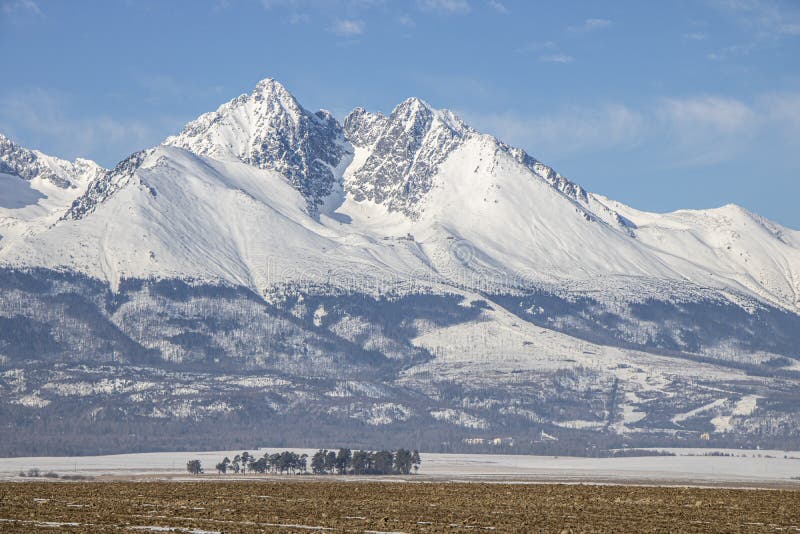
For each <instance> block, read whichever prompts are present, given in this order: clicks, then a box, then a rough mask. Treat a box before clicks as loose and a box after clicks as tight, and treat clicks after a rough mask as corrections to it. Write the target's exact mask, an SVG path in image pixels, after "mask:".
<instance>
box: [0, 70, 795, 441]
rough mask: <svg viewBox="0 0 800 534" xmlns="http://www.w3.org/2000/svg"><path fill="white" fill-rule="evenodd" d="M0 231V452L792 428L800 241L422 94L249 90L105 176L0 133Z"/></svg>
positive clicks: (684, 435)
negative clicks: (633, 199) (674, 206)
mask: <svg viewBox="0 0 800 534" xmlns="http://www.w3.org/2000/svg"><path fill="white" fill-rule="evenodd" d="M0 236H1V237H0V288H2V290H1V291H0V424H2V426H3V427H4V433H6V432H8V433H7V434H6V435H9V436H13V437H12V438H11V439H9V440H4V443H3V444H0V454H21V453H23V451H24V452H25V453H26V454H30V453H52V454H56V453H76V452H77V453H88V452H110V451H122V450H153V449H160V448H172V449H174V448H176V447H181V448H184V447H185V448H190V447H203V446H211V447H222V448H230V447H234V448H235V447H236V446H237V445H239V444H241V445H245V446H252V445H253V442H254V441H259V443H263V444H270V445H275V446H278V445H282V444H286V445H291V446H300V445H308V446H319V445H329V446H335V445H337V444H339V443H341V444H344V445H350V446H357V445H362V446H365V447H370V446H373V447H374V446H382V445H384V444H386V443H394V444H396V442H397V441H396V439H397V436H405V437H407V438H408V439H412V440H413V441H414V443H410V444H409V446H412V445H413V446H416V447H421V448H425V449H428V450H476V448H477V449H480V450H483V448H488V449H491V448H492V447H498V446H499V447H503V448H505V449H508V450H515V451H530V450H532V451H537V450H561V451H565V452H574V453H584V452H588V451H595V450H599V449H604V448H613V447H616V446H621V444H622V443H625V444H681V445H683V444H698V443H700V444H702V442H704V441H713V442H717V443H722V442H725V443H729V444H750V445H753V444H767V443H769V444H772V445H774V446H780V445H787V444H791V443H797V439H798V434H800V416H798V415H797V413H798V408H799V407H800V390H798V387H797V386H798V380H799V379H800V232H798V231H796V230H792V229H789V228H786V227H783V226H781V225H779V224H777V223H774V222H771V221H769V220H767V219H765V218H763V217H760V216H758V215H756V214H754V213H751V212H749V211H747V210H745V209H743V208H741V207H738V206H735V205H727V206H724V207H721V208H716V209H709V210H681V211H676V212H673V213H666V214H657V213H648V212H643V211H639V210H636V209H634V208H631V207H628V206H626V205H624V204H622V203H620V202H616V201H614V200H611V199H609V198H606V197H604V196H602V195H599V194H595V193H591V192H588V191H586V190H585V189H583V188H582V187H581V186H580V185H578V184H576V183H574V182H573V181H571V180H569V179H567V178H565V177H563V176H561V175H560V174H558V173H557V172H556V171H554V170H553V169H551V168H550V167H548V166H547V165H545V164H543V163H541V162H539V161H538V160H536V159H534V158H533V157H531V156H530V155H528V154H527V153H525V152H524V151H523V150H521V149H518V148H514V147H511V146H509V145H507V144H505V143H503V142H502V141H500V140H498V139H496V138H495V137H493V136H491V135H486V134H482V133H480V132H478V131H476V130H475V129H473V128H472V127H470V126H469V125H467V124H465V123H464V122H463V121H462V120H461V119H460V118H459V117H458V116H456V115H455V114H454V113H452V112H450V111H446V110H438V109H434V108H432V107H431V106H430V105H429V104H427V103H426V102H424V101H422V100H420V99H417V98H410V99H408V100H405V101H403V102H401V103H400V104H398V105H397V106H396V107H395V108H394V109H393V110H392V112H391V113H390V114H388V115H384V114H382V113H372V112H369V111H367V110H365V109H362V108H357V109H355V110H353V111H352V112H351V113H350V114H348V115H347V116H346V117H345V118H344V120H343V121H341V122H340V121H339V120H337V119H336V118H335V117H334V116H333V115H332V114H331V113H329V112H327V111H317V112H312V111H309V110H307V109H305V108H304V107H303V106H302V105H301V104H300V103H299V102H298V101H297V100H296V99H295V98H294V97H293V96H292V95H291V94H290V93H289V92H288V91H287V90H286V89H285V88H284V87H283V86H282V85H281V84H280V83H278V82H277V81H275V80H272V79H266V80H263V81H261V82H259V83H258V84H257V86H256V87H255V88H254V90H253V91H252V92H251V93H250V94H244V95H241V96H239V97H237V98H235V99H233V100H231V101H230V102H227V103H225V104H223V105H222V106H220V107H219V109H217V110H216V111H213V112H210V113H206V114H204V115H201V116H200V117H198V118H197V119H196V120H194V121H192V122H190V123H189V124H187V125H186V126H185V127H184V129H183V130H182V131H181V132H179V133H178V134H176V135H174V136H170V137H168V138H166V139H165V140H164V141H163V143H162V144H160V145H159V146H156V147H152V148H148V149H145V150H143V151H141V152H137V153H135V154H132V155H131V156H129V157H128V158H126V159H124V160H123V161H121V162H120V163H119V164H117V165H116V166H115V167H114V168H113V169H103V168H101V167H100V166H99V165H97V164H95V163H94V162H91V161H88V160H83V159H78V160H76V161H75V162H68V161H64V160H61V159H58V158H55V157H52V156H47V155H45V154H42V153H41V152H38V151H35V150H29V149H26V148H23V147H20V146H18V145H17V144H15V143H14V142H13V141H11V140H10V139H8V138H6V137H4V136H2V135H0ZM498 436H501V437H503V438H504V439H502V440H500V441H499V443H501V445H489V443H493V442H491V441H486V440H488V439H490V438H494V437H498ZM34 438H35V439H34ZM32 443H33V445H31V444H32ZM31 447H34V448H36V450H34V451H32V450H31Z"/></svg>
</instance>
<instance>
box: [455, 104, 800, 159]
mask: <svg viewBox="0 0 800 534" xmlns="http://www.w3.org/2000/svg"><path fill="white" fill-rule="evenodd" d="M462 114H463V116H464V117H465V118H466V119H467V120H468V121H470V122H472V123H473V124H474V125H475V126H476V127H477V128H478V129H480V130H484V131H487V132H489V133H493V134H494V135H497V136H498V137H499V138H500V139H503V140H504V141H506V142H509V143H512V144H515V145H518V146H523V147H526V148H528V149H530V150H531V151H533V152H534V154H537V155H539V156H540V157H543V158H547V159H559V158H564V157H573V156H581V155H590V154H594V153H598V152H604V151H609V150H616V151H619V150H622V151H626V150H631V149H634V148H640V147H646V148H647V149H648V150H651V151H653V152H654V153H656V154H657V155H658V157H659V158H660V164H661V165H662V166H666V167H702V166H706V165H710V164H714V163H719V162H724V161H729V160H732V159H734V158H736V157H738V156H739V155H740V154H742V153H743V152H746V151H747V150H748V147H749V146H752V144H753V143H754V142H756V141H758V140H766V139H769V140H770V142H774V143H777V144H783V145H784V146H786V145H789V146H797V147H800V93H770V94H764V95H761V96H759V97H757V98H755V99H753V101H751V102H745V101H742V100H739V99H735V98H730V97H725V96H719V95H701V96H689V97H681V98H678V97H675V98H662V99H655V100H651V101H650V102H649V103H648V104H646V105H643V106H641V107H631V106H629V105H625V104H619V103H609V104H603V105H600V106H597V107H567V108H562V109H558V110H555V111H553V112H551V113H546V114H541V115H536V116H520V115H519V114H518V113H512V112H501V113H489V114H481V113H469V112H462Z"/></svg>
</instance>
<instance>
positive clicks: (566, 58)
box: [537, 53, 575, 63]
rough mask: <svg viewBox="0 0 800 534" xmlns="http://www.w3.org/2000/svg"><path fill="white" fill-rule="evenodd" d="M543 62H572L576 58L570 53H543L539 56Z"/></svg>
mask: <svg viewBox="0 0 800 534" xmlns="http://www.w3.org/2000/svg"><path fill="white" fill-rule="evenodd" d="M537 59H538V60H539V61H540V62H542V63H572V62H573V61H575V58H574V57H572V56H570V55H569V54H562V53H557V54H542V55H540V56H539V57H538V58H537Z"/></svg>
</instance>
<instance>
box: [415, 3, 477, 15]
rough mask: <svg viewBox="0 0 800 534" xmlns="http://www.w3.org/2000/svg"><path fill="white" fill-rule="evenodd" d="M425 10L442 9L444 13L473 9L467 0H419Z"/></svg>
mask: <svg viewBox="0 0 800 534" xmlns="http://www.w3.org/2000/svg"><path fill="white" fill-rule="evenodd" d="M417 5H418V6H419V8H420V9H422V10H423V11H440V12H444V13H456V14H460V13H469V12H470V11H471V9H472V6H470V3H469V2H468V1H467V0H417Z"/></svg>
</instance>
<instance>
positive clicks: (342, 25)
mask: <svg viewBox="0 0 800 534" xmlns="http://www.w3.org/2000/svg"><path fill="white" fill-rule="evenodd" d="M330 31H331V32H332V33H334V34H336V35H338V36H340V37H355V36H356V35H361V34H362V33H364V22H363V21H361V20H352V19H338V20H335V21H333V24H332V25H331V27H330Z"/></svg>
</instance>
